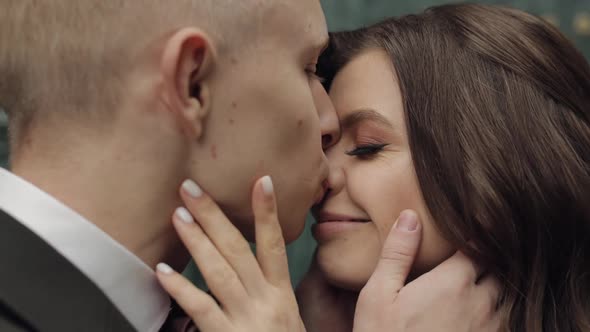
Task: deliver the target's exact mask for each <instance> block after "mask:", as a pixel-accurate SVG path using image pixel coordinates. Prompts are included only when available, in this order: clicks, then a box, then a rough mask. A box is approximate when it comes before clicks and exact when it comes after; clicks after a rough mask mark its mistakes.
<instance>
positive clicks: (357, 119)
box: [340, 108, 393, 130]
mask: <svg viewBox="0 0 590 332" xmlns="http://www.w3.org/2000/svg"><path fill="white" fill-rule="evenodd" d="M365 121H372V122H377V123H378V124H381V125H384V126H387V127H390V128H393V125H392V124H391V122H389V120H387V118H385V117H384V116H383V115H381V113H379V112H377V111H375V110H373V109H370V108H364V109H359V110H355V111H353V112H351V113H349V114H348V115H346V116H345V117H344V119H342V121H341V122H340V125H341V127H342V130H346V129H350V128H354V127H356V126H358V125H359V124H360V123H362V122H365Z"/></svg>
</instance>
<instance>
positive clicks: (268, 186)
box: [262, 175, 274, 195]
mask: <svg viewBox="0 0 590 332" xmlns="http://www.w3.org/2000/svg"><path fill="white" fill-rule="evenodd" d="M262 191H264V193H265V194H267V195H270V194H272V193H273V191H274V187H273V184H272V179H271V178H270V176H268V175H267V176H265V177H263V178H262Z"/></svg>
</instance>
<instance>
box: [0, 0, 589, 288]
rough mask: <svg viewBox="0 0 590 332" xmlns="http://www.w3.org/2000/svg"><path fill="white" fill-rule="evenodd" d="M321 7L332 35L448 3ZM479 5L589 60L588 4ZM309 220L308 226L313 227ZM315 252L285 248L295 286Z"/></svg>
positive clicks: (363, 1)
mask: <svg viewBox="0 0 590 332" xmlns="http://www.w3.org/2000/svg"><path fill="white" fill-rule="evenodd" d="M321 2H322V5H323V7H324V11H325V13H326V18H327V20H328V26H329V28H330V30H331V31H336V30H345V29H353V28H356V27H360V26H363V25H367V24H371V23H374V22H377V21H379V20H381V19H383V18H386V17H389V16H399V15H404V14H408V13H416V12H419V11H422V10H424V9H426V8H427V7H430V6H434V5H439V4H443V3H448V2H449V1H436V0H413V1H392V0H322V1H321ZM479 2H481V3H489V4H502V5H510V6H513V7H516V8H519V9H522V10H526V11H528V12H531V13H533V14H536V15H540V16H542V17H544V18H545V19H547V20H548V21H550V22H551V23H553V24H555V25H556V26H557V27H559V28H560V29H561V30H562V31H563V32H564V33H565V34H566V35H568V36H569V38H571V39H572V40H573V41H574V42H575V43H576V44H577V45H578V47H579V48H580V49H581V50H582V51H583V52H584V54H586V56H587V57H588V58H590V0H559V1H558V0H513V1H507V0H504V1H501V0H498V1H479ZM5 123H6V121H5V117H3V116H2V115H0V164H1V165H2V166H6V165H7V159H8V145H7V144H6V127H5ZM312 222H313V221H312V219H311V218H308V221H307V223H308V226H309V225H310V224H311V223H312ZM314 250H315V242H314V240H313V239H312V237H311V234H310V230H309V227H307V228H306V229H305V232H304V233H303V235H302V237H301V238H300V239H299V240H298V241H296V242H295V243H293V244H291V245H290V246H289V247H288V254H289V262H290V270H291V276H292V280H293V282H294V284H296V283H298V281H299V280H300V279H301V277H302V276H303V275H304V273H305V271H307V268H308V266H309V262H310V259H311V257H312V255H313V252H314ZM186 273H187V274H188V275H189V276H191V278H192V279H193V280H195V282H196V283H197V284H199V285H203V282H202V280H201V279H200V277H199V274H198V272H197V270H196V268H195V267H194V265H190V266H189V267H188V268H187V271H186Z"/></svg>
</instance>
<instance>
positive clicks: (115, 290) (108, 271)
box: [0, 168, 170, 332]
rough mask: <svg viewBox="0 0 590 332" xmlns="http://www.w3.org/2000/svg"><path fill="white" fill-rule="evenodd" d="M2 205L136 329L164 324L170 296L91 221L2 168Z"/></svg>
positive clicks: (151, 331)
mask: <svg viewBox="0 0 590 332" xmlns="http://www.w3.org/2000/svg"><path fill="white" fill-rule="evenodd" d="M0 209H2V210H4V211H5V212H6V213H7V214H9V215H10V216H12V217H13V218H14V219H16V220H18V221H19V222H20V223H21V224H23V225H24V226H25V227H27V228H28V229H29V230H31V231H32V232H34V233H35V234H37V235H38V236H39V237H41V238H42V239H43V240H45V241H46V242H47V243H48V244H49V245H51V246H52V247H53V248H54V249H55V250H57V252H59V253H60V254H61V255H62V256H64V257H65V258H66V259H67V260H69V261H70V262H71V263H72V264H73V265H74V266H76V267H77V268H78V269H79V270H80V271H82V273H84V274H85V275H86V276H87V277H88V278H89V279H90V280H92V281H93V282H94V283H95V284H96V285H97V286H98V287H99V288H100V289H101V290H102V291H103V292H104V293H105V295H106V296H107V297H108V298H109V299H110V300H111V302H113V304H114V305H115V306H116V307H117V308H118V309H119V311H120V312H121V313H122V314H123V315H124V316H125V318H127V320H128V321H129V322H130V323H131V325H133V326H134V327H135V328H136V329H137V330H138V331H140V332H155V331H158V330H159V329H160V327H161V326H162V325H163V323H164V321H165V320H166V317H167V315H168V313H169V310H170V298H169V297H168V295H167V294H166V292H165V291H164V290H163V289H162V288H161V287H160V285H159V283H158V281H157V279H156V275H155V273H154V271H153V270H152V269H151V268H150V267H148V266H147V265H146V264H145V263H144V262H143V261H141V260H140V259H139V257H137V256H135V255H134V254H133V253H131V252H130V251H129V250H127V249H126V248H125V247H123V246H122V245H121V244H119V243H118V242H116V241H115V240H114V239H112V238H111V237H110V236H108V235H107V234H106V233H105V232H103V231H102V230H100V229H99V228H98V227H96V226H95V225H94V224H93V223H91V222H89V221H88V220H87V219H85V218H84V217H82V216H81V215H80V214H78V213H76V212H75V211H73V210H72V209H70V208H68V207H67V206H65V205H64V204H63V203H61V202H59V201H58V200H57V199H55V198H53V197H52V196H50V195H49V194H47V193H45V192H44V191H42V190H41V189H39V188H37V187H35V186H34V185H33V184H31V183H29V182H27V181H26V180H24V179H22V178H20V177H18V176H16V175H14V174H12V173H11V172H9V171H7V170H5V169H2V168H0Z"/></svg>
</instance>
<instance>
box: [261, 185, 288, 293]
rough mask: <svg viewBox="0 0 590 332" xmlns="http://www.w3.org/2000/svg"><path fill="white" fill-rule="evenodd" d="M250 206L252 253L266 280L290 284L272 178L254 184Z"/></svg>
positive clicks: (277, 283)
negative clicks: (252, 214) (254, 234)
mask: <svg viewBox="0 0 590 332" xmlns="http://www.w3.org/2000/svg"><path fill="white" fill-rule="evenodd" d="M252 209H253V211H254V218H255V223H256V224H255V227H256V257H257V259H258V263H259V264H260V268H261V269H262V272H263V273H264V275H265V276H266V279H267V281H268V282H270V283H271V284H273V285H275V286H282V285H288V286H289V287H291V279H290V277H289V265H288V263H287V251H286V249H285V240H284V238H283V233H282V230H281V225H280V223H279V220H278V216H277V206H276V200H275V194H274V186H273V183H272V179H271V178H270V177H269V176H265V177H263V178H261V179H260V180H258V181H257V182H256V184H255V185H254V191H253V193H252Z"/></svg>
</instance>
